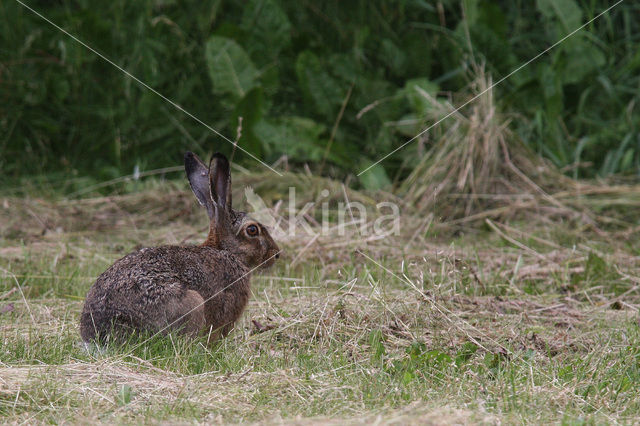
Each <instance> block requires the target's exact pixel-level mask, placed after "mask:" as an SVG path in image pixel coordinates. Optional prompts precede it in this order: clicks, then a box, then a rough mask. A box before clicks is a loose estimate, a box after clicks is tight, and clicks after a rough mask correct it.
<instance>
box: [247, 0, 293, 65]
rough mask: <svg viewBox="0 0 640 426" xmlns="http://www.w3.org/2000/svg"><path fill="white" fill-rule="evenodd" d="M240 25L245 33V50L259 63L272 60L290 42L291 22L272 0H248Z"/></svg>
mask: <svg viewBox="0 0 640 426" xmlns="http://www.w3.org/2000/svg"><path fill="white" fill-rule="evenodd" d="M240 27H241V28H242V29H243V30H244V31H245V32H246V33H247V39H246V43H244V45H245V46H246V49H247V52H249V55H250V56H251V57H252V58H253V59H254V60H255V61H256V62H258V63H261V64H265V63H267V62H269V61H272V60H273V59H274V58H276V57H277V56H278V54H279V53H280V51H281V50H282V49H286V48H287V47H288V46H289V44H290V43H291V23H290V22H289V18H288V17H287V15H286V14H285V13H284V11H283V10H282V8H280V6H279V5H278V3H277V2H276V1H274V0H249V1H248V2H247V3H246V4H245V5H244V15H243V16H242V23H241V25H240Z"/></svg>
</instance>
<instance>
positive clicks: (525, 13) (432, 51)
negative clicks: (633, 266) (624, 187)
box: [0, 0, 640, 187]
mask: <svg viewBox="0 0 640 426" xmlns="http://www.w3.org/2000/svg"><path fill="white" fill-rule="evenodd" d="M611 4H612V2H608V1H599V0H536V1H521V0H517V1H496V0H494V1H480V0H464V1H459V0H443V1H422V0H410V1H388V0H374V1H358V2H341V1H326V2H321V3H317V2H311V1H301V2H285V1H279V0H250V1H248V2H233V1H222V0H208V1H189V0H185V1H172V0H141V1H135V2H129V1H124V0H115V1H112V2H98V3H95V2H90V1H86V0H79V1H32V2H30V3H29V5H30V6H32V7H34V8H35V9H36V10H38V11H40V12H41V13H43V14H44V15H45V16H46V17H48V18H49V19H51V20H52V21H53V22H55V23H56V24H58V25H60V26H61V27H63V28H65V29H67V30H68V31H69V32H71V33H72V34H74V35H76V36H77V37H78V38H80V39H81V40H83V41H84V42H86V43H87V44H89V45H90V46H92V47H94V48H95V49H97V50H98V51H100V52H102V53H103V54H105V55H106V56H107V57H109V58H111V59H112V60H113V61H114V62H116V63H118V64H119V65H121V66H122V67H124V68H125V69H127V70H128V71H130V72H131V73H132V74H133V75H135V76H137V77H138V78H140V79H141V80H142V81H144V82H146V83H148V84H149V85H150V86H152V87H153V88H155V89H157V90H158V91H159V92H160V93H162V94H163V95H165V96H167V97H168V98H170V99H172V100H173V101H175V102H176V103H178V104H180V105H182V106H183V107H184V108H185V109H186V110H188V111H190V112H191V113H193V114H194V115H195V116H196V117H198V118H200V119H201V120H203V121H204V122H206V123H208V124H210V125H211V126H212V127H214V128H215V129H217V130H219V131H220V132H221V133H223V134H224V135H226V136H227V137H229V138H230V139H232V140H235V139H236V136H237V128H238V124H239V123H238V117H242V118H243V120H242V134H241V138H240V140H239V144H240V145H241V146H242V147H243V148H245V149H246V150H248V151H250V152H252V153H254V154H255V155H256V156H258V157H260V158H262V159H264V160H265V161H266V162H267V163H270V164H271V163H274V162H276V161H277V160H279V159H281V158H282V156H286V159H287V162H286V163H285V164H288V166H289V167H292V168H297V167H300V166H301V165H303V164H304V163H306V164H308V165H309V166H310V167H311V169H312V170H313V171H315V172H317V173H321V174H329V175H332V176H336V177H341V178H343V177H345V176H347V175H349V174H354V172H357V171H359V170H361V169H363V168H364V167H366V166H368V165H369V164H370V163H371V162H372V161H373V160H375V159H377V158H379V157H380V156H381V155H382V154H384V153H387V152H389V151H391V150H392V149H394V148H395V147H398V146H399V145H401V144H402V143H403V142H405V141H406V140H407V139H409V138H411V137H413V136H414V135H416V134H417V133H418V132H419V131H420V130H421V129H422V128H425V127H426V126H428V125H430V124H432V121H431V120H429V119H428V117H429V115H430V112H431V111H430V109H432V108H433V105H432V104H430V103H429V102H425V100H424V97H421V96H419V94H420V93H428V94H430V95H432V96H434V97H435V98H436V99H437V100H439V101H443V102H444V101H448V102H451V103H452V104H453V105H458V104H461V103H462V101H464V100H466V99H468V95H469V88H468V85H469V83H470V82H471V81H473V78H474V74H475V71H474V67H473V66H474V65H476V64H484V69H485V71H486V72H487V73H488V74H489V75H491V76H493V80H494V81H497V80H499V78H501V77H503V76H505V75H507V74H508V73H509V72H511V71H512V70H514V69H515V68H517V67H518V66H519V65H520V64H522V63H524V62H525V61H527V60H529V59H531V58H533V57H534V56H535V55H537V54H538V53H540V52H541V51H543V50H544V49H545V48H547V47H549V46H550V45H552V44H553V43H555V42H556V41H558V40H559V39H561V38H562V37H564V36H565V35H567V34H569V33H570V32H571V31H573V30H574V29H576V28H578V27H579V26H580V25H582V24H583V23H585V22H587V21H588V20H589V19H591V18H593V17H594V16H595V15H596V14H598V13H599V12H601V11H602V10H604V9H605V8H606V7H608V6H610V5H611ZM639 12H640V4H638V3H637V2H632V1H624V2H622V3H621V4H619V5H618V6H616V7H615V8H614V9H613V10H612V11H611V12H609V13H607V14H605V15H604V16H602V17H601V18H600V19H598V20H596V21H595V22H593V23H591V24H589V25H587V27H586V28H585V29H583V30H581V31H579V32H578V33H577V34H575V35H574V36H572V37H571V38H569V39H568V40H566V41H565V42H563V43H562V44H561V45H559V46H558V47H557V48H556V49H554V50H552V51H551V52H550V53H549V54H546V55H544V56H542V57H541V58H539V59H538V60H536V61H535V62H533V63H531V64H530V65H529V66H527V67H525V68H523V69H522V70H521V71H519V72H518V73H516V74H515V75H514V76H513V77H511V78H509V79H508V80H506V81H505V82H504V83H502V84H500V85H499V86H498V87H497V88H496V93H495V99H496V104H497V109H498V110H499V111H500V112H502V113H503V114H506V116H507V117H508V118H509V119H510V124H509V126H510V128H511V129H512V130H513V131H514V132H515V135H516V136H517V137H518V138H520V139H522V140H523V141H524V142H525V143H527V144H528V145H529V146H530V147H531V148H533V149H535V150H536V151H537V152H539V153H541V154H542V155H544V156H546V157H547V158H549V159H550V160H551V161H552V162H553V163H555V164H556V165H557V166H559V167H560V168H565V169H564V170H565V172H567V173H571V174H572V175H573V176H579V177H591V176H596V175H601V176H607V175H610V174H612V173H620V172H623V173H627V174H637V173H638V172H640V133H639V127H640V114H639V113H638V105H637V103H638V101H639V100H640V38H639V37H640V19H639V17H640V13H639ZM0 19H1V20H2V21H3V22H4V23H5V24H4V25H2V26H1V27H0V176H2V178H3V179H7V178H11V179H13V178H16V177H24V176H30V175H32V174H42V173H46V174H47V175H48V176H49V178H52V177H53V176H55V175H59V176H64V177H65V178H68V177H69V176H70V175H80V176H89V177H91V178H92V179H96V180H104V179H109V178H113V177H116V176H120V175H122V174H130V173H132V171H133V170H134V167H137V169H138V170H149V169H153V168H158V167H165V166H172V165H176V164H179V162H180V159H181V153H182V152H183V151H184V150H186V149H192V150H196V151H199V152H201V153H205V152H210V151H213V150H217V149H220V150H222V151H225V152H227V153H229V152H231V148H232V147H231V144H229V143H228V142H225V141H223V140H222V139H221V138H219V137H217V136H216V135H214V134H213V133H211V132H210V131H209V130H207V129H206V128H205V127H203V126H202V125H201V124H199V123H197V122H196V121H194V120H192V119H191V118H189V117H188V116H186V115H185V114H183V113H181V112H179V111H178V110H176V109H175V108H174V107H172V106H171V105H170V104H169V103H167V102H166V101H165V100H163V99H161V98H160V97H158V96H156V95H155V94H153V93H152V92H151V91H149V90H147V89H144V88H142V87H140V86H139V85H138V84H137V83H135V82H134V81H133V80H132V79H130V78H128V77H126V76H125V75H124V74H123V73H121V72H120V71H118V70H117V69H115V68H114V67H112V66H111V65H109V64H108V63H106V62H105V61H103V60H102V59H100V58H99V57H98V56H96V55H95V54H94V53H92V52H90V51H89V50H87V49H86V48H85V47H83V46H81V45H79V44H78V43H76V42H75V41H73V40H71V39H70V38H69V37H68V36H66V35H64V34H63V33H61V32H60V31H58V30H56V29H55V28H53V27H52V26H51V25H49V24H47V23H46V22H45V21H43V20H42V19H41V18H39V17H38V16H36V15H35V14H33V13H32V12H30V11H29V10H27V9H26V8H24V7H23V6H21V5H20V4H19V3H17V2H16V1H13V0H8V1H5V2H2V4H1V5H0ZM426 136H427V137H424V138H420V139H419V140H418V141H417V142H416V143H413V144H411V145H409V146H408V147H407V148H406V149H403V150H402V151H400V152H398V154H396V155H393V156H392V157H390V158H389V159H388V160H387V161H385V162H384V163H382V164H381V165H380V166H379V167H376V168H374V169H373V170H372V173H371V174H370V176H371V177H369V178H365V179H363V180H362V181H361V183H362V184H363V185H364V186H365V187H380V186H384V185H386V184H388V183H389V182H390V181H392V180H394V179H395V180H397V179H403V178H405V177H406V176H407V175H408V174H409V173H410V171H411V170H412V169H413V168H415V166H416V165H417V163H418V162H419V160H420V158H421V157H422V156H423V152H424V149H425V148H428V147H429V145H430V143H431V139H430V138H429V137H428V135H426ZM235 159H236V160H237V161H239V162H240V163H246V164H251V166H252V167H253V166H255V164H254V163H250V162H252V161H253V160H250V159H249V158H248V157H247V156H246V155H243V154H242V153H240V152H237V153H236V157H235ZM85 183H86V182H85Z"/></svg>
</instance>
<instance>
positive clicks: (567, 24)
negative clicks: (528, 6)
mask: <svg viewBox="0 0 640 426" xmlns="http://www.w3.org/2000/svg"><path fill="white" fill-rule="evenodd" d="M536 6H537V8H538V10H539V11H540V13H541V14H542V16H544V17H545V18H547V19H556V20H557V21H558V23H559V25H560V28H559V29H560V30H561V31H559V33H560V35H564V34H568V33H570V32H571V31H573V30H575V29H576V28H578V27H579V26H580V24H581V23H582V10H581V9H580V6H578V4H577V3H576V2H575V1H574V0H536Z"/></svg>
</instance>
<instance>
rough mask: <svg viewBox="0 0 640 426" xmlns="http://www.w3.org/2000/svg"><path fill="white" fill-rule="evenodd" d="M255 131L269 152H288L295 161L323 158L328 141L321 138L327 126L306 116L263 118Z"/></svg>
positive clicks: (273, 153)
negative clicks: (275, 118)
mask: <svg viewBox="0 0 640 426" xmlns="http://www.w3.org/2000/svg"><path fill="white" fill-rule="evenodd" d="M255 132H256V135H257V136H258V137H259V138H260V139H261V140H262V142H263V146H264V147H265V149H266V150H267V152H268V153H269V154H271V155H277V156H279V155H284V154H286V155H287V156H288V157H289V158H290V159H292V160H295V161H320V160H322V156H323V155H324V151H325V147H326V143H327V142H326V140H322V139H321V138H320V136H321V135H322V134H323V133H325V132H326V127H325V126H323V125H321V124H318V123H316V122H315V121H313V120H311V119H309V118H305V117H295V116H294V117H281V118H279V119H277V120H261V121H260V122H258V123H257V124H256V127H255Z"/></svg>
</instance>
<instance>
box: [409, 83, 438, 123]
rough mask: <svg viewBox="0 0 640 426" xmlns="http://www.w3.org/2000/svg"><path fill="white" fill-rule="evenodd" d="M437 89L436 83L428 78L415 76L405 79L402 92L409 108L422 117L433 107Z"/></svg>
mask: <svg viewBox="0 0 640 426" xmlns="http://www.w3.org/2000/svg"><path fill="white" fill-rule="evenodd" d="M438 90H439V88H438V85H437V84H435V83H433V82H431V81H429V80H428V79H426V78H416V79H413V80H409V81H407V82H406V84H405V86H404V89H402V92H403V93H404V95H405V96H406V97H407V100H408V101H409V104H410V105H411V109H412V110H413V111H414V112H415V113H416V114H417V115H418V116H420V117H424V116H425V115H427V114H428V113H429V111H430V110H431V109H432V108H433V101H434V100H435V98H436V94H437V93H438Z"/></svg>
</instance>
